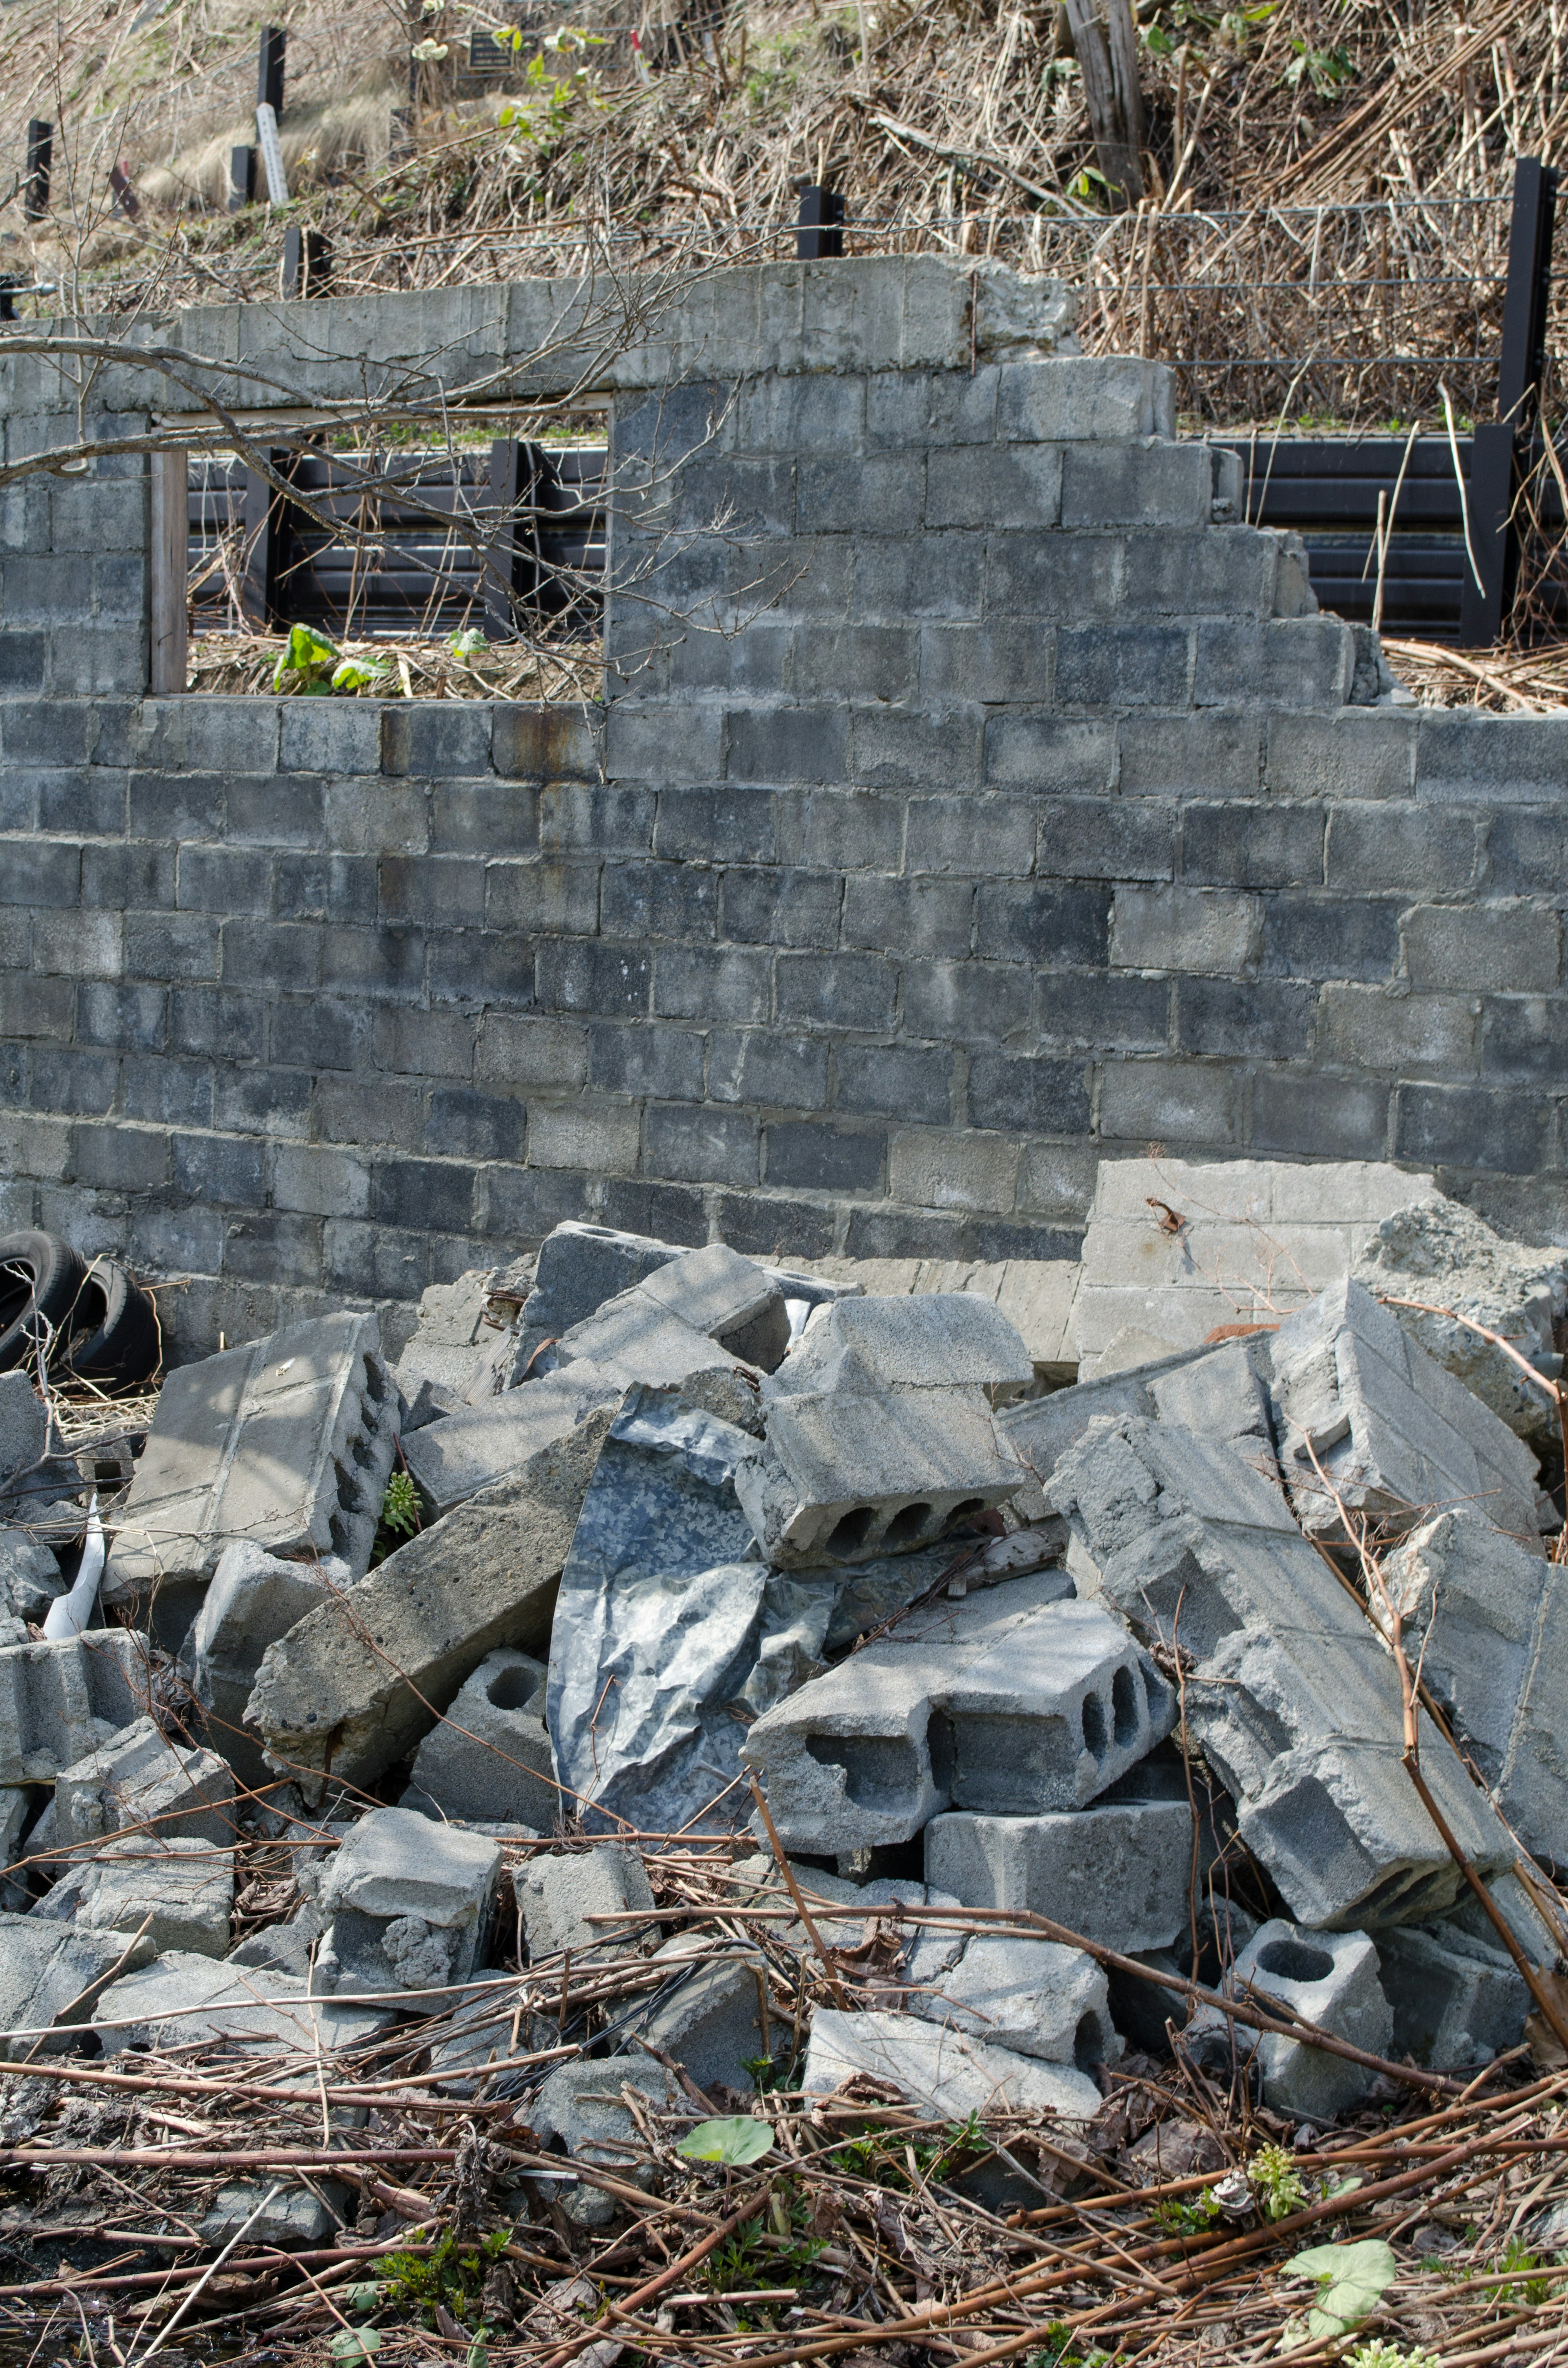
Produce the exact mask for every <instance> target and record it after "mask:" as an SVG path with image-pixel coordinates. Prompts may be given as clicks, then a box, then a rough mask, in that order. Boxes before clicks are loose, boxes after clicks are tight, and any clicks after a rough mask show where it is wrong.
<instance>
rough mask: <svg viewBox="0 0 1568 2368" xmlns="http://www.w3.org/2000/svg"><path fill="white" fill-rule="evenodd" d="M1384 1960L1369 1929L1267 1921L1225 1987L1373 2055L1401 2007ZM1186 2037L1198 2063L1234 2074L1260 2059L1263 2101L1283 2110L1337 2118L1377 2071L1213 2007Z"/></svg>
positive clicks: (1384, 2044) (1202, 2011) (1385, 2048)
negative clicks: (1388, 1990)
mask: <svg viewBox="0 0 1568 2368" xmlns="http://www.w3.org/2000/svg"><path fill="white" fill-rule="evenodd" d="M1378 1962H1379V1961H1378V1952H1377V1950H1376V1949H1375V1948H1374V1947H1373V1945H1372V1943H1371V1941H1369V1939H1368V1938H1367V1935H1366V1934H1365V1932H1317V1931H1311V1932H1308V1931H1303V1930H1301V1927H1300V1926H1299V1925H1295V1924H1286V1923H1283V1922H1280V1921H1278V1920H1277V1921H1275V1922H1273V1923H1270V1924H1264V1925H1260V1926H1259V1928H1258V1930H1257V1932H1256V1935H1255V1937H1254V1938H1253V1939H1252V1940H1251V1941H1249V1942H1248V1943H1247V1945H1246V1947H1245V1948H1244V1950H1243V1951H1242V1952H1241V1954H1240V1956H1239V1957H1238V1958H1237V1959H1236V1962H1235V1965H1234V1968H1233V1971H1232V1973H1231V1974H1230V1975H1228V1976H1227V1978H1226V1981H1225V1988H1226V1991H1227V1993H1228V1994H1229V1995H1230V1996H1232V1997H1233V1998H1237V1999H1238V2000H1245V1999H1248V1998H1251V2000H1252V2002H1253V2003H1254V2004H1256V2005H1257V2006H1259V2007H1261V2008H1262V2009H1263V2010H1264V2012H1265V2013H1267V2012H1268V2011H1269V2010H1270V2002H1271V2001H1274V2002H1276V2003H1278V2004H1279V2005H1283V2006H1284V2008H1285V2009H1287V2011H1288V2012H1289V2013H1290V2014H1294V2015H1299V2016H1300V2017H1301V2020H1302V2021H1306V2022H1315V2023H1316V2024H1317V2026H1318V2028H1319V2029H1320V2030H1321V2031H1326V2032H1330V2033H1332V2035H1333V2036H1334V2037H1335V2039H1344V2040H1347V2041H1348V2042H1349V2044H1351V2046H1353V2047H1359V2048H1362V2049H1364V2050H1365V2051H1366V2053H1367V2054H1368V2055H1384V2056H1386V2055H1387V2054H1388V2052H1389V2046H1390V2043H1391V2041H1392V2038H1393V2010H1392V2008H1391V2007H1390V2005H1389V2002H1388V1999H1387V1998H1386V1997H1385V1996H1384V1993H1383V1986H1382V1984H1381V1981H1380V1980H1379V1977H1378ZM1181 2044H1182V2050H1183V2053H1184V2054H1185V2055H1188V2056H1189V2057H1190V2058H1191V2059H1192V2060H1193V2061H1194V2062H1195V2063H1199V2064H1202V2065H1204V2066H1209V2067H1210V2068H1211V2069H1213V2070H1215V2071H1217V2072H1222V2073H1226V2074H1228V2073H1229V2071H1230V2069H1231V2066H1232V2062H1233V2060H1238V2061H1240V2062H1242V2063H1249V2062H1251V2061H1253V2060H1254V2059H1255V2058H1256V2064H1257V2066H1258V2070H1259V2072H1260V2073H1261V2075H1262V2079H1263V2094H1264V2100H1265V2102H1266V2103H1267V2104H1268V2105H1270V2106H1271V2107H1272V2108H1273V2110H1274V2111H1275V2112H1277V2113H1289V2114H1290V2115H1292V2116H1298V2115H1299V2116H1300V2117H1301V2118H1302V2119H1304V2120H1311V2121H1314V2122H1326V2121H1332V2120H1333V2119H1334V2116H1335V2114H1336V2113H1342V2112H1346V2110H1347V2108H1348V2107H1349V2106H1351V2105H1354V2104H1356V2103H1358V2101H1359V2100H1360V2099H1361V2098H1362V2097H1364V2096H1365V2095H1366V2093H1367V2091H1368V2089H1369V2088H1370V2087H1371V2085H1372V2075H1371V2073H1369V2071H1367V2070H1366V2069H1365V2068H1364V2067H1363V2066H1361V2065H1359V2064H1352V2063H1351V2062H1350V2061H1349V2060H1348V2058H1347V2057H1346V2056H1343V2055H1329V2054H1327V2052H1326V2051H1325V2050H1324V2049H1323V2048H1321V2047H1312V2046H1310V2045H1309V2044H1307V2042H1306V2041H1305V2040H1301V2039H1285V2038H1283V2037H1281V2036H1280V2035H1279V2033H1278V2032H1256V2031H1252V2030H1250V2029H1248V2027H1247V2026H1246V2025H1245V2024H1244V2023H1230V2022H1228V2021H1226V2020H1225V2018H1224V2016H1223V2015H1221V2014H1219V2013H1217V2012H1216V2011H1215V2009H1213V2008H1212V2007H1200V2008H1199V2010H1198V2012H1197V2013H1196V2014H1195V2015H1194V2016H1193V2018H1192V2020H1191V2021H1190V2022H1189V2023H1188V2024H1187V2028H1186V2030H1185V2031H1184V2032H1182V2035H1181Z"/></svg>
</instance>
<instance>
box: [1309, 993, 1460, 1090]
mask: <svg viewBox="0 0 1568 2368" xmlns="http://www.w3.org/2000/svg"><path fill="white" fill-rule="evenodd" d="M1321 1011H1322V1019H1321V1030H1322V1039H1323V1045H1324V1052H1325V1053H1326V1054H1327V1056H1328V1058H1329V1059H1330V1060H1334V1061H1337V1062H1341V1063H1345V1064H1349V1065H1353V1066H1355V1067H1358V1068H1367V1069H1374V1070H1383V1071H1385V1072H1386V1071H1390V1070H1392V1071H1393V1072H1395V1073H1396V1074H1403V1075H1404V1076H1409V1075H1410V1074H1411V1073H1412V1072H1414V1073H1415V1075H1416V1076H1421V1075H1422V1074H1424V1073H1426V1074H1435V1075H1436V1076H1440V1077H1441V1076H1449V1077H1451V1076H1453V1075H1454V1073H1455V1072H1456V1070H1457V1071H1459V1072H1460V1074H1463V1073H1464V1072H1466V1071H1468V1072H1469V1073H1470V1074H1471V1075H1472V1076H1473V1075H1474V1072H1475V1068H1476V1036H1477V1023H1478V1019H1479V1013H1478V1011H1477V1009H1476V1007H1475V1005H1474V1003H1473V1002H1471V1000H1470V999H1469V998H1468V997H1466V996H1458V995H1400V994H1396V993H1392V992H1391V991H1390V990H1389V989H1388V988H1386V987H1377V986H1350V985H1345V986H1341V985H1336V984H1335V983H1333V982H1330V984H1329V985H1326V986H1324V989H1323V996H1322V1003H1321Z"/></svg>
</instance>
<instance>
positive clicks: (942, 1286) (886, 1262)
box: [810, 1258, 1082, 1383]
mask: <svg viewBox="0 0 1568 2368" xmlns="http://www.w3.org/2000/svg"><path fill="white" fill-rule="evenodd" d="M810 1271H811V1273H812V1275H813V1276H818V1277H824V1278H826V1279H827V1280H829V1281H831V1282H832V1284H833V1286H834V1288H835V1290H836V1291H838V1292H845V1293H856V1294H858V1293H864V1294H866V1295H867V1296H868V1297H872V1298H905V1297H907V1296H908V1295H909V1294H910V1293H911V1292H928V1291H966V1292H971V1294H972V1295H973V1296H974V1297H976V1298H978V1299H988V1300H989V1301H990V1302H991V1304H992V1305H993V1306H994V1307H997V1308H999V1309H1000V1310H1001V1312H1002V1314H1003V1315H1005V1316H1006V1318H1007V1321H1008V1323H1009V1324H1011V1325H1012V1326H1014V1328H1015V1330H1016V1331H1017V1334H1018V1336H1019V1338H1021V1339H1022V1341H1023V1343H1024V1346H1025V1348H1026V1349H1028V1353H1029V1360H1030V1361H1031V1363H1032V1364H1033V1366H1034V1369H1035V1373H1036V1376H1037V1378H1039V1379H1040V1380H1043V1381H1047V1382H1051V1383H1062V1382H1070V1381H1071V1380H1072V1379H1073V1377H1074V1373H1075V1372H1076V1371H1077V1367H1078V1351H1077V1349H1076V1348H1075V1347H1074V1343H1073V1339H1072V1337H1071V1333H1070V1331H1069V1321H1070V1318H1071V1315H1072V1310H1073V1302H1074V1298H1075V1297H1076V1295H1077V1290H1078V1279H1079V1276H1080V1273H1081V1272H1082V1269H1081V1268H1080V1266H1079V1264H1078V1261H1077V1259H1076V1258H1003V1259H1000V1260H997V1261H994V1262H993V1263H990V1264H987V1263H985V1262H983V1261H982V1260H979V1259H975V1258H814V1259H813V1260H812V1263H811V1269H810Z"/></svg>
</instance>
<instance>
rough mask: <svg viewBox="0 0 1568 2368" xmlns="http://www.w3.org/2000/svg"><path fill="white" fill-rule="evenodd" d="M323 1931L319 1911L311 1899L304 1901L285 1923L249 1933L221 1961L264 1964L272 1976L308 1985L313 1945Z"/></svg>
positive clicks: (312, 1958)
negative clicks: (289, 1977)
mask: <svg viewBox="0 0 1568 2368" xmlns="http://www.w3.org/2000/svg"><path fill="white" fill-rule="evenodd" d="M323 1930H324V1927H323V1924H322V1917H321V1910H320V1908H319V1907H317V1906H316V1904H315V1901H314V1900H313V1899H307V1900H306V1901H305V1902H304V1903H303V1905H302V1906H301V1907H298V1908H296V1909H295V1911H294V1913H293V1915H292V1916H290V1918H288V1920H287V1922H285V1923H282V1924H264V1925H263V1926H262V1928H261V1930H260V1931H258V1932H252V1933H250V1934H249V1935H248V1936H247V1937H246V1938H245V1939H244V1940H243V1941H241V1942H240V1943H239V1945H238V1947H237V1948H233V1949H231V1950H230V1951H229V1952H228V1954H227V1957H226V1958H225V1960H224V1962H225V1964H231V1965H267V1966H268V1967H270V1969H271V1970H272V1971H273V1972H274V1973H277V1974H291V1975H293V1976H294V1978H295V1979H296V1980H297V1981H301V1982H308V1981H309V1980H310V1978H311V1973H312V1966H313V1964H314V1962H315V1944H316V1942H317V1941H319V1940H320V1939H321V1936H322V1932H323Z"/></svg>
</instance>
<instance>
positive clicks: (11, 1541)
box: [0, 1524, 66, 1645]
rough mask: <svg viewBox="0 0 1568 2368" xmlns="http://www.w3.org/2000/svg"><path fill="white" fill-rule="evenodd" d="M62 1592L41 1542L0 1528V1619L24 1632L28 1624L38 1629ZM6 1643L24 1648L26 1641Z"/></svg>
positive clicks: (54, 1565)
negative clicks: (18, 1624) (19, 1625)
mask: <svg viewBox="0 0 1568 2368" xmlns="http://www.w3.org/2000/svg"><path fill="white" fill-rule="evenodd" d="M65 1591H66V1584H65V1581H64V1579H63V1578H62V1577H61V1572H60V1565H59V1564H58V1563H57V1562H56V1561H55V1559H54V1556H53V1555H52V1554H51V1552H50V1550H49V1548H48V1547H47V1546H46V1545H45V1544H44V1543H43V1541H42V1539H41V1538H35V1537H31V1536H29V1534H28V1531H26V1530H25V1529H20V1528H15V1527H12V1526H10V1525H9V1524H7V1525H6V1526H5V1527H3V1528H0V1615H6V1616H8V1617H9V1618H10V1619H12V1620H17V1621H20V1622H22V1623H23V1626H24V1629H25V1627H26V1623H27V1622H28V1621H31V1622H33V1624H34V1625H35V1626H36V1627H40V1628H41V1627H42V1625H43V1623H44V1621H45V1620H46V1618H47V1617H48V1614H49V1608H50V1606H51V1603H53V1602H54V1600H56V1598H57V1597H59V1596H62V1595H63V1594H64V1593H65ZM6 1641H7V1642H9V1643H13V1644H17V1645H25V1644H26V1643H27V1642H28V1639H27V1636H26V1634H22V1635H20V1636H15V1637H9V1636H8V1637H7V1638H6Z"/></svg>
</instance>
